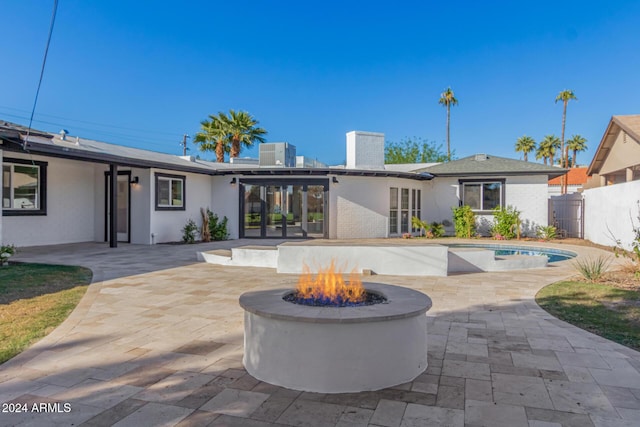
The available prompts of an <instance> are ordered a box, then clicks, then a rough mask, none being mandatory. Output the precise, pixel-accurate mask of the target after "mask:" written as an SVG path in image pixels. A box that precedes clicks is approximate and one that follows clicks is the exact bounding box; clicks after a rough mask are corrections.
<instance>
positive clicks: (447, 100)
mask: <svg viewBox="0 0 640 427" xmlns="http://www.w3.org/2000/svg"><path fill="white" fill-rule="evenodd" d="M438 103H439V104H442V105H443V106H444V107H446V108H447V160H451V139H450V133H449V123H450V117H451V106H452V105H458V100H457V99H456V97H455V96H454V94H453V91H452V90H451V87H448V88H447V89H446V90H445V91H444V92H442V93H441V94H440V100H439V101H438Z"/></svg>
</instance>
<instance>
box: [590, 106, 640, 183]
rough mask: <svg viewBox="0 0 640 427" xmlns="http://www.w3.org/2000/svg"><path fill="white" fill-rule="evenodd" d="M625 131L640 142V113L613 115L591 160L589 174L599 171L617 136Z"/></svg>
mask: <svg viewBox="0 0 640 427" xmlns="http://www.w3.org/2000/svg"><path fill="white" fill-rule="evenodd" d="M621 130H622V131H624V132H625V133H626V134H627V135H629V136H630V137H631V139H633V140H635V142H636V143H638V144H640V114H636V115H630V116H612V117H611V120H610V121H609V126H607V130H606V131H605V132H604V135H603V136H602V140H601V141H600V145H598V149H597V150H596V153H595V154H594V156H593V160H591V164H590V165H589V169H588V170H587V175H589V176H591V175H593V174H594V173H599V172H600V168H601V167H602V165H603V163H604V161H605V159H606V158H607V156H608V155H609V152H610V151H611V147H612V146H613V144H614V143H615V141H616V137H617V136H618V133H619V132H620V131H621Z"/></svg>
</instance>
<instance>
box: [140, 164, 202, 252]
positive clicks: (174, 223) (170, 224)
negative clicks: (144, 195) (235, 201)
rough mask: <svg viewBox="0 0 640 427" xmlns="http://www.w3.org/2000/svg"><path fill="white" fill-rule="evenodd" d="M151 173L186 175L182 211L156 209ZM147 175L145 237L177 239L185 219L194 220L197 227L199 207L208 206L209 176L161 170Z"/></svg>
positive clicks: (160, 240)
mask: <svg viewBox="0 0 640 427" xmlns="http://www.w3.org/2000/svg"><path fill="white" fill-rule="evenodd" d="M155 173H166V174H172V175H181V176H185V177H186V184H185V210H176V211H164V210H156V200H155V194H156V193H155V191H156V189H155ZM149 178H150V185H149V188H150V190H151V191H150V193H149V194H150V197H149V203H148V206H149V209H150V215H149V237H151V236H152V235H153V237H152V239H153V243H164V242H178V241H180V240H182V228H183V227H184V226H185V225H186V223H187V221H188V220H189V219H192V220H194V221H195V223H196V224H197V225H198V227H200V226H201V225H202V218H201V215H200V208H201V207H204V208H206V207H207V206H210V205H211V197H212V181H211V177H210V176H208V175H199V174H193V173H182V172H175V171H171V170H163V169H151V170H150V176H149ZM196 238H199V235H197V236H196ZM141 243H142V242H141ZM149 243H150V242H149Z"/></svg>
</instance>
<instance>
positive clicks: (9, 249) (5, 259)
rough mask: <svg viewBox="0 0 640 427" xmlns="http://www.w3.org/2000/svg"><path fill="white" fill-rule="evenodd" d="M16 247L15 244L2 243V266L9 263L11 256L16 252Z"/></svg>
mask: <svg viewBox="0 0 640 427" xmlns="http://www.w3.org/2000/svg"><path fill="white" fill-rule="evenodd" d="M16 252H17V250H16V247H15V246H13V245H0V266H2V265H6V264H8V263H9V258H11V257H12V256H14V255H15V254H16Z"/></svg>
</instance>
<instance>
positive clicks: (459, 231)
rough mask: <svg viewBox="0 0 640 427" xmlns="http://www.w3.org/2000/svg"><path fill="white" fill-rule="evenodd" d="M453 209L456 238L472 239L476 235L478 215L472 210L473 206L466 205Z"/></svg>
mask: <svg viewBox="0 0 640 427" xmlns="http://www.w3.org/2000/svg"><path fill="white" fill-rule="evenodd" d="M451 209H452V210H453V224H454V227H455V230H456V237H466V238H467V239H470V238H471V236H474V235H475V234H476V214H475V213H474V212H473V211H472V210H471V206H468V205H464V206H459V207H457V208H451Z"/></svg>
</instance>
